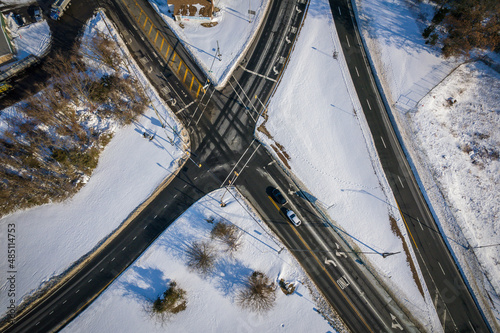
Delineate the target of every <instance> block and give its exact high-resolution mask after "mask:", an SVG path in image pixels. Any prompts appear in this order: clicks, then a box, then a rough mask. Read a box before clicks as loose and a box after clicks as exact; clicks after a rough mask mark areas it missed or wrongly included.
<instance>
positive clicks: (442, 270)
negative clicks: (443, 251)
mask: <svg viewBox="0 0 500 333" xmlns="http://www.w3.org/2000/svg"><path fill="white" fill-rule="evenodd" d="M438 265H439V268H441V272H443V275H446V273H445V272H444V269H443V266H441V263H440V262H439V261H438Z"/></svg>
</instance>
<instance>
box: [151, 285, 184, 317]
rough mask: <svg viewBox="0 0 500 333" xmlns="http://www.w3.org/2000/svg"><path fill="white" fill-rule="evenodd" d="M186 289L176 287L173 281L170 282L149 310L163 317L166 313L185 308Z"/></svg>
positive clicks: (174, 312) (176, 311) (169, 313)
mask: <svg viewBox="0 0 500 333" xmlns="http://www.w3.org/2000/svg"><path fill="white" fill-rule="evenodd" d="M186 307H187V301H186V291H185V290H183V289H181V288H178V287H177V283H176V282H175V281H172V282H170V285H169V286H168V288H167V290H165V292H164V293H163V295H161V296H158V297H157V298H156V300H154V302H153V304H152V306H151V312H152V313H153V314H155V315H159V316H160V317H161V318H163V319H165V316H166V315H171V314H176V313H179V312H181V311H184V310H186Z"/></svg>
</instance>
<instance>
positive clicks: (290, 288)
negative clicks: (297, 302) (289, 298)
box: [278, 279, 295, 295]
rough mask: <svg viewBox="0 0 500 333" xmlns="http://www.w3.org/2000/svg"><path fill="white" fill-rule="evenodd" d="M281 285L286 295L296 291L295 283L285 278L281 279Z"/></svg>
mask: <svg viewBox="0 0 500 333" xmlns="http://www.w3.org/2000/svg"><path fill="white" fill-rule="evenodd" d="M278 284H279V286H280V288H281V291H282V292H283V294H285V295H291V294H293V292H294V291H295V285H294V284H293V283H291V282H290V283H286V282H285V280H283V279H280V281H279V283H278Z"/></svg>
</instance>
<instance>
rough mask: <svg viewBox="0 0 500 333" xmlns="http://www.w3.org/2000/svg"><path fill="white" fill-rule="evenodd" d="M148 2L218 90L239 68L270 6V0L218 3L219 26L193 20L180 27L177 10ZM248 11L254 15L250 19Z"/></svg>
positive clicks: (160, 1) (216, 18)
mask: <svg viewBox="0 0 500 333" xmlns="http://www.w3.org/2000/svg"><path fill="white" fill-rule="evenodd" d="M149 2H150V3H151V5H152V6H153V7H154V8H155V9H156V11H157V12H158V13H159V14H160V15H161V17H162V18H163V20H165V22H167V24H168V25H169V27H170V28H171V29H172V30H173V31H174V32H175V33H176V35H177V36H178V38H179V39H180V41H181V43H182V44H183V45H184V47H185V48H186V49H187V50H189V51H190V52H191V54H192V55H193V57H194V59H196V60H197V61H198V64H199V65H200V67H201V68H202V69H203V70H204V71H205V73H206V75H207V76H208V77H209V78H210V80H211V81H212V83H213V84H214V85H216V86H223V85H224V84H225V82H226V81H227V80H228V79H229V77H230V75H231V73H232V71H233V69H234V68H235V67H236V66H237V65H238V62H239V61H240V60H241V59H240V58H241V57H242V56H243V54H244V52H245V49H246V48H247V47H248V46H249V45H250V43H251V41H252V39H253V37H254V35H255V32H256V31H257V30H258V28H259V25H260V23H261V22H262V19H263V17H264V14H265V12H266V7H267V4H268V0H248V1H230V0H219V1H217V2H216V4H215V7H216V8H218V9H220V11H218V12H217V11H216V12H214V19H213V23H217V25H215V26H212V27H204V26H202V25H201V23H200V22H198V20H193V21H188V22H186V21H182V26H183V27H181V26H180V24H179V22H176V21H175V19H174V18H173V10H174V8H173V6H171V5H168V1H167V0H149ZM249 10H252V11H254V12H255V15H253V14H252V15H250V14H249V13H248V11H249ZM217 43H218V44H217ZM217 47H218V49H217ZM219 54H221V55H220V57H219Z"/></svg>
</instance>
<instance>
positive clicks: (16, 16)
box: [14, 14, 24, 27]
mask: <svg viewBox="0 0 500 333" xmlns="http://www.w3.org/2000/svg"><path fill="white" fill-rule="evenodd" d="M14 21H16V24H17V25H18V26H20V27H22V26H23V25H24V20H23V17H22V16H21V15H19V14H14Z"/></svg>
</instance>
